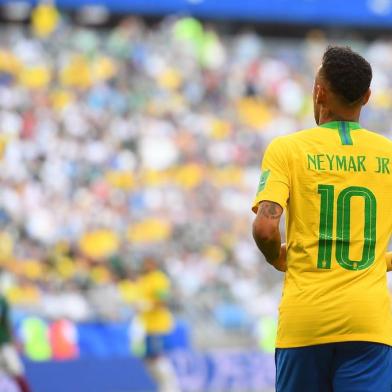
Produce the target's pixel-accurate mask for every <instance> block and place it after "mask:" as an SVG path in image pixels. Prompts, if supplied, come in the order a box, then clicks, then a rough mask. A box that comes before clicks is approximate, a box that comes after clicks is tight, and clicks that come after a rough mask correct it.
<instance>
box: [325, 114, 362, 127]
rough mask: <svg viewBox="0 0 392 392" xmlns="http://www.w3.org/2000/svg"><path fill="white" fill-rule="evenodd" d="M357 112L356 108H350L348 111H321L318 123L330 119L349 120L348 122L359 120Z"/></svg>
mask: <svg viewBox="0 0 392 392" xmlns="http://www.w3.org/2000/svg"><path fill="white" fill-rule="evenodd" d="M359 114H360V111H359V110H358V111H357V110H350V111H344V110H342V111H339V112H335V111H332V110H325V111H321V113H320V119H319V124H320V125H321V124H326V123H328V122H332V121H349V122H359Z"/></svg>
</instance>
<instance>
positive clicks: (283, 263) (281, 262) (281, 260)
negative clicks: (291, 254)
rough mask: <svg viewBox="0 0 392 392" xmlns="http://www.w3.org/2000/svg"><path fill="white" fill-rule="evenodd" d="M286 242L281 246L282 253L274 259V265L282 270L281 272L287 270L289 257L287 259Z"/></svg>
mask: <svg viewBox="0 0 392 392" xmlns="http://www.w3.org/2000/svg"><path fill="white" fill-rule="evenodd" d="M286 252H287V251H286V244H282V245H281V246H280V253H279V257H278V258H277V259H276V260H275V261H274V263H273V265H274V267H275V268H276V269H277V270H278V271H280V272H286V271H287V259H286V255H287V253H286Z"/></svg>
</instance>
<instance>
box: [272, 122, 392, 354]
mask: <svg viewBox="0 0 392 392" xmlns="http://www.w3.org/2000/svg"><path fill="white" fill-rule="evenodd" d="M276 144H277V145H278V146H279V149H280V151H281V157H282V160H284V161H285V162H284V165H285V166H286V167H287V171H288V173H289V175H288V182H289V200H288V203H287V221H286V224H287V247H288V258H287V263H288V270H287V273H286V278H285V287H284V293H283V298H282V303H281V306H280V323H279V331H278V339H277V347H296V346H306V345H314V344H321V343H329V342H339V341H349V340H352V341H357V340H362V341H371V342H380V343H386V344H391V345H392V334H391V331H392V318H391V311H390V298H389V294H388V290H387V284H386V263H385V252H386V249H387V246H388V242H389V238H390V234H391V231H392V207H391V206H392V191H391V190H392V162H391V160H392V143H391V142H390V141H389V140H388V139H386V138H384V137H382V136H381V135H378V134H376V133H373V132H369V131H367V130H364V129H361V128H360V126H359V124H356V123H349V122H331V123H328V124H324V125H323V126H322V127H318V128H314V129H309V130H305V131H301V132H298V133H296V134H293V135H290V136H286V137H283V138H280V139H279V140H277V142H276Z"/></svg>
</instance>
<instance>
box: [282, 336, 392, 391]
mask: <svg viewBox="0 0 392 392" xmlns="http://www.w3.org/2000/svg"><path fill="white" fill-rule="evenodd" d="M275 364H276V391H277V392H391V391H392V347H390V346H386V345H384V344H379V343H370V342H344V343H330V344H321V345H317V346H309V347H299V348H278V349H276V352H275Z"/></svg>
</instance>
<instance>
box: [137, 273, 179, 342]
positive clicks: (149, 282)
mask: <svg viewBox="0 0 392 392" xmlns="http://www.w3.org/2000/svg"><path fill="white" fill-rule="evenodd" d="M138 286H139V290H140V295H141V298H142V301H143V303H144V306H143V310H142V312H141V314H140V318H141V320H142V323H143V325H144V328H145V329H146V332H147V334H151V335H154V334H159V335H161V334H162V335H164V334H168V333H170V332H171V330H172V329H173V324H174V322H173V316H172V314H171V312H170V310H169V309H168V307H167V305H166V304H165V301H166V300H167V298H168V296H169V293H170V281H169V279H168V278H167V277H166V275H165V274H164V273H163V272H161V271H158V270H156V271H152V272H149V273H147V274H144V275H142V276H141V277H140V278H139V280H138Z"/></svg>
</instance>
